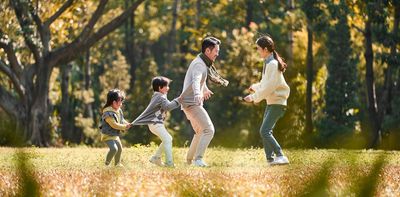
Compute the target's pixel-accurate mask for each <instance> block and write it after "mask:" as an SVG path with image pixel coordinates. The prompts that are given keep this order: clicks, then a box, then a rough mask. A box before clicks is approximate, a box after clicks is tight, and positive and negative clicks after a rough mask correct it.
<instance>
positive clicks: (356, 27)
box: [351, 24, 365, 34]
mask: <svg viewBox="0 0 400 197" xmlns="http://www.w3.org/2000/svg"><path fill="white" fill-rule="evenodd" d="M351 26H352V27H354V28H355V29H356V30H357V31H358V32H360V33H362V34H364V33H365V31H364V30H363V29H361V28H360V27H358V26H356V25H354V24H352V25H351Z"/></svg>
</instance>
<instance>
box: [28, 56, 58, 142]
mask: <svg viewBox="0 0 400 197" xmlns="http://www.w3.org/2000/svg"><path fill="white" fill-rule="evenodd" d="M40 68H41V69H40V71H39V75H38V76H37V78H38V79H40V80H37V82H36V83H37V86H36V87H35V89H34V91H33V96H32V98H33V103H32V104H31V105H30V106H32V107H31V108H30V110H31V111H30V113H29V114H30V122H29V126H28V128H27V129H29V130H31V131H32V135H31V137H30V143H32V144H35V145H39V146H49V141H50V132H49V131H50V124H49V116H50V110H49V109H50V108H51V104H50V102H49V80H50V74H51V72H52V70H53V69H52V68H51V67H48V66H47V65H46V63H44V64H43V65H40Z"/></svg>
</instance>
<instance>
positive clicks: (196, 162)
mask: <svg viewBox="0 0 400 197" xmlns="http://www.w3.org/2000/svg"><path fill="white" fill-rule="evenodd" d="M194 166H197V167H207V164H206V163H205V162H204V161H203V160H202V159H196V160H194Z"/></svg>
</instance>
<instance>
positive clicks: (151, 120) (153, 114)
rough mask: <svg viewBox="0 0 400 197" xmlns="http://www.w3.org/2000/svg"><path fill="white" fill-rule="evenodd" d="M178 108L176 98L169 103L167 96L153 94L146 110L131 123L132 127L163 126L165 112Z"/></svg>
mask: <svg viewBox="0 0 400 197" xmlns="http://www.w3.org/2000/svg"><path fill="white" fill-rule="evenodd" d="M179 106H180V104H179V101H178V98H176V99H174V100H172V101H169V100H168V99H167V95H165V94H162V93H160V92H154V94H153V96H152V97H151V100H150V103H149V105H148V106H147V108H146V109H145V110H144V111H143V112H142V114H140V115H139V117H137V118H136V120H134V121H133V122H132V124H133V125H148V124H156V123H161V124H164V120H165V115H166V112H167V111H171V110H173V109H175V108H178V107H179Z"/></svg>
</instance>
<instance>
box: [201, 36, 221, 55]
mask: <svg viewBox="0 0 400 197" xmlns="http://www.w3.org/2000/svg"><path fill="white" fill-rule="evenodd" d="M220 44H221V41H220V40H218V39H217V38H215V37H207V38H204V40H203V42H202V43H201V52H202V53H205V52H206V49H207V48H210V49H211V50H212V49H214V47H215V46H216V45H220Z"/></svg>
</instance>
